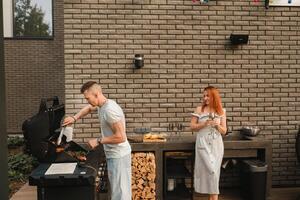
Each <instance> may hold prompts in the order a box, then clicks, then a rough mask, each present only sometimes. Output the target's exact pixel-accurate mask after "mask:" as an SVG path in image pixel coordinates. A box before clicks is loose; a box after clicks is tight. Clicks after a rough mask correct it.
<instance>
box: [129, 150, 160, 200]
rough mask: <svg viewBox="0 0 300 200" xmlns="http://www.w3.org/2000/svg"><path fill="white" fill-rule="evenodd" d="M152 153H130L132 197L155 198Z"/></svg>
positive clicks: (134, 199) (153, 158) (138, 199)
mask: <svg viewBox="0 0 300 200" xmlns="http://www.w3.org/2000/svg"><path fill="white" fill-rule="evenodd" d="M155 169H156V165H155V155H154V153H142V152H140V153H132V176H131V177H132V178H131V186H132V187H131V188H132V199H133V200H140V199H155V173H156V170H155Z"/></svg>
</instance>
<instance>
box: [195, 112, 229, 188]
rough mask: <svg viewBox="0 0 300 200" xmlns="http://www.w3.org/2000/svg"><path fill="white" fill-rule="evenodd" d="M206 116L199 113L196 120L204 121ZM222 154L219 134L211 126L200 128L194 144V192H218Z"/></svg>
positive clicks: (222, 149)
mask: <svg viewBox="0 0 300 200" xmlns="http://www.w3.org/2000/svg"><path fill="white" fill-rule="evenodd" d="M194 116H195V115H194ZM208 118H209V113H205V114H201V115H199V116H198V121H206V120H207V119H208ZM217 120H220V118H219V119H217ZM223 155H224V144H223V140H222V136H221V134H220V133H219V132H218V131H217V130H216V129H215V128H213V127H205V128H202V129H201V130H200V131H199V132H198V133H197V139H196V146H195V168H194V188H195V192H198V193H202V194H219V193H220V192H219V179H220V169H221V164H222V159H223Z"/></svg>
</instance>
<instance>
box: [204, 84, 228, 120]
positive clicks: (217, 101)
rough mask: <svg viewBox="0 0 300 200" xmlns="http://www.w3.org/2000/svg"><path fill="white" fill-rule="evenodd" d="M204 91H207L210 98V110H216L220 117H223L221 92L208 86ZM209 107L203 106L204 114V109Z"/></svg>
mask: <svg viewBox="0 0 300 200" xmlns="http://www.w3.org/2000/svg"><path fill="white" fill-rule="evenodd" d="M204 91H207V93H208V97H209V105H208V106H209V108H210V110H214V111H215V112H216V113H217V114H218V115H223V114H224V111H223V106H222V101H221V97H220V93H219V90H218V89H217V88H215V87H213V86H208V87H206V88H204ZM206 106H207V105H204V106H202V112H203V111H204V107H206Z"/></svg>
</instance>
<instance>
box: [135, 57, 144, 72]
mask: <svg viewBox="0 0 300 200" xmlns="http://www.w3.org/2000/svg"><path fill="white" fill-rule="evenodd" d="M143 66H144V55H143V54H135V55H134V68H135V69H140V68H142V67H143Z"/></svg>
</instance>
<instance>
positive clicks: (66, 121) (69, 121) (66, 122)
mask: <svg viewBox="0 0 300 200" xmlns="http://www.w3.org/2000/svg"><path fill="white" fill-rule="evenodd" d="M75 122H76V118H75V117H70V116H68V117H66V118H65V119H64V122H63V124H62V126H67V125H71V124H73V123H75Z"/></svg>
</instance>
